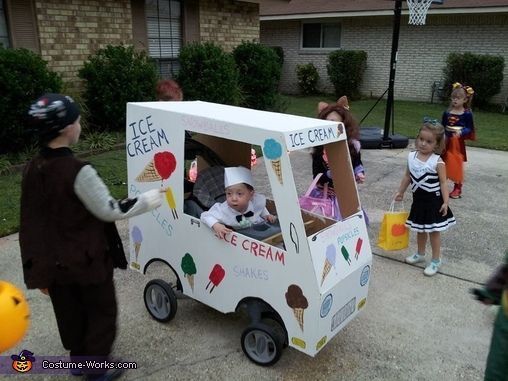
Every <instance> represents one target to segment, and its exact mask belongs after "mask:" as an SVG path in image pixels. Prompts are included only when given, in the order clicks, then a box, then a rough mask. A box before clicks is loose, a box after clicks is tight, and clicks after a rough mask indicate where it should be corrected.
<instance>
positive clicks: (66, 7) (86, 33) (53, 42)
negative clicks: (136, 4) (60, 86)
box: [35, 0, 132, 84]
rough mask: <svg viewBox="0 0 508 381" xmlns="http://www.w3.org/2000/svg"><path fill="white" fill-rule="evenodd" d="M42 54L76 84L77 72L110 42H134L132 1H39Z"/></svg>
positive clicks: (56, 69)
mask: <svg viewBox="0 0 508 381" xmlns="http://www.w3.org/2000/svg"><path fill="white" fill-rule="evenodd" d="M35 9H36V18H37V28H38V32H39V43H40V54H41V56H42V58H43V59H44V60H45V61H47V62H48V66H49V67H50V68H51V69H52V70H54V71H56V72H58V73H60V74H62V77H63V80H64V81H65V82H69V83H71V84H72V82H73V81H76V80H77V77H76V75H77V71H78V70H79V69H80V68H81V67H82V66H83V62H84V61H86V60H87V59H88V56H89V55H90V54H93V53H94V52H95V51H97V50H98V49H101V48H104V47H106V45H108V44H115V45H118V44H132V18H131V3H130V0H101V1H89V0H71V1H60V0H45V1H36V2H35Z"/></svg>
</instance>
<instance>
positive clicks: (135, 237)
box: [131, 226, 143, 262]
mask: <svg viewBox="0 0 508 381" xmlns="http://www.w3.org/2000/svg"><path fill="white" fill-rule="evenodd" d="M131 237H132V241H133V242H134V253H135V255H136V262H137V261H138V256H139V250H140V249H141V243H142V242H143V234H141V230H140V229H139V228H138V227H137V226H133V227H132V230H131Z"/></svg>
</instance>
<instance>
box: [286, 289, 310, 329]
mask: <svg viewBox="0 0 508 381" xmlns="http://www.w3.org/2000/svg"><path fill="white" fill-rule="evenodd" d="M286 303H287V304H288V306H289V307H290V308H292V309H293V314H294V316H295V319H296V321H297V322H298V325H299V326H300V329H301V330H302V332H303V326H304V319H303V315H304V312H305V309H306V308H307V307H308V306H309V302H308V301H307V298H306V297H305V296H304V295H303V292H302V289H301V288H300V287H298V286H297V285H296V284H292V285H290V286H289V287H288V290H287V292H286Z"/></svg>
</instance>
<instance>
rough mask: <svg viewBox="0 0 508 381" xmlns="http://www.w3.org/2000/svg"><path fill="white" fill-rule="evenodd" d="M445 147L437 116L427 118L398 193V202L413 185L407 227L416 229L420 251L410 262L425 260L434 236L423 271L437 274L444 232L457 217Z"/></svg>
mask: <svg viewBox="0 0 508 381" xmlns="http://www.w3.org/2000/svg"><path fill="white" fill-rule="evenodd" d="M443 147H444V128H443V126H442V125H440V124H439V122H438V121H437V120H435V119H428V118H425V119H424V120H423V125H422V127H421V128H420V131H419V133H418V136H417V137H416V142H415V148H416V151H411V152H410V153H409V155H408V161H407V167H406V171H405V172H404V176H403V177H402V181H401V182H400V186H399V189H398V191H397V193H395V201H402V199H403V198H404V192H405V191H406V189H407V187H408V186H409V185H411V191H412V192H413V204H412V205H411V211H410V212H409V216H408V218H407V221H406V226H407V227H409V228H410V229H411V230H412V231H416V233H417V235H416V242H417V247H418V251H417V252H416V253H415V254H413V255H411V256H409V257H407V258H406V262H407V263H410V264H416V263H419V262H425V246H426V245H427V237H430V246H431V248H432V260H431V262H430V264H429V265H428V266H427V267H426V268H425V270H424V271H423V273H424V274H425V275H427V276H432V275H435V274H436V273H437V272H438V270H439V268H440V267H441V264H442V260H441V232H442V231H444V230H446V229H448V227H450V226H452V225H455V217H453V214H452V212H451V210H450V209H449V208H448V188H447V185H446V167H445V163H444V162H443V160H442V159H441V156H439V154H440V153H441V152H442V150H443Z"/></svg>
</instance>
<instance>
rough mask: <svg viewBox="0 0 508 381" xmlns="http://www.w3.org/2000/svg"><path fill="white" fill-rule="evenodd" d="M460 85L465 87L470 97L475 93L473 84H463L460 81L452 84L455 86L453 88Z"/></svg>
mask: <svg viewBox="0 0 508 381" xmlns="http://www.w3.org/2000/svg"><path fill="white" fill-rule="evenodd" d="M459 87H461V88H463V89H464V91H465V92H466V95H467V96H468V97H470V96H471V95H473V94H474V90H473V88H472V87H471V86H467V85H463V84H462V83H460V82H455V83H454V84H453V85H452V88H453V89H457V88H459Z"/></svg>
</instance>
